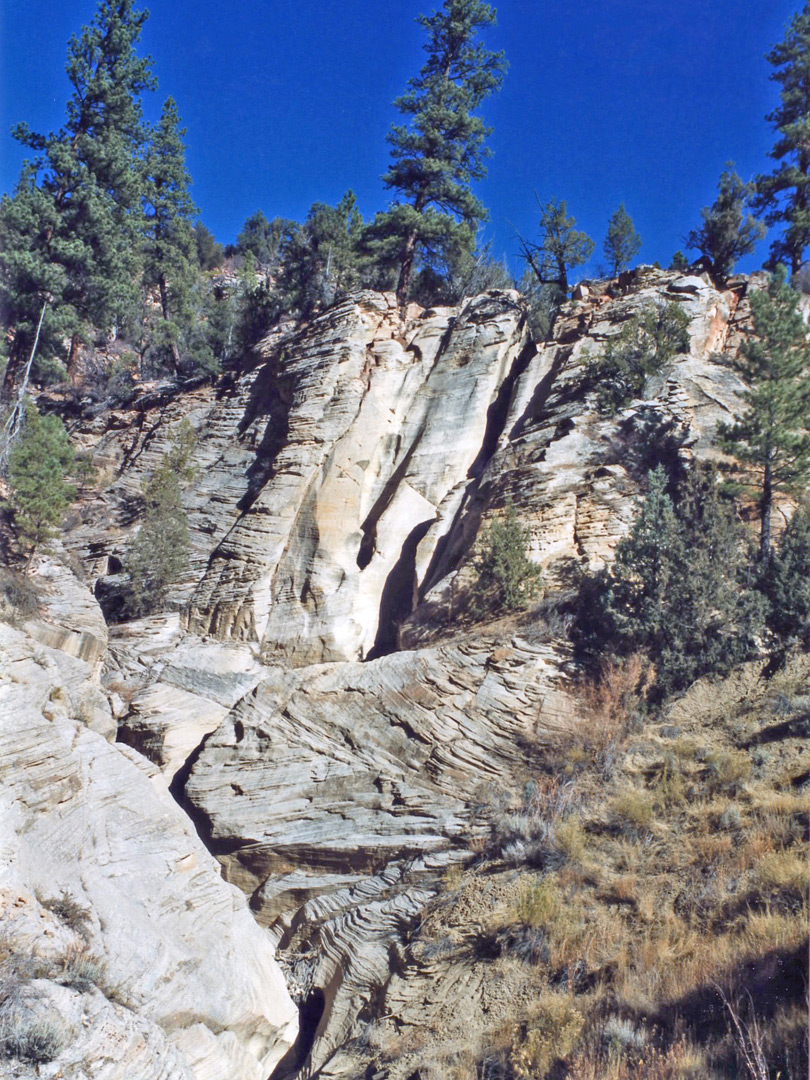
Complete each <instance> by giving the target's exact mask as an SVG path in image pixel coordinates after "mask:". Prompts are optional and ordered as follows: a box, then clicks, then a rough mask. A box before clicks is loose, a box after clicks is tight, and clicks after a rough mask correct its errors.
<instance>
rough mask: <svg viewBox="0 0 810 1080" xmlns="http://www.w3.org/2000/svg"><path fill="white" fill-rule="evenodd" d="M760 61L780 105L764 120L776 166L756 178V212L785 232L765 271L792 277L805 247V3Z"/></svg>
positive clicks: (809, 201) (808, 79)
mask: <svg viewBox="0 0 810 1080" xmlns="http://www.w3.org/2000/svg"><path fill="white" fill-rule="evenodd" d="M765 58H766V60H767V61H768V63H769V64H771V65H773V67H774V69H775V70H774V71H773V72H772V74H771V78H772V79H773V80H774V81H775V82H777V83H779V85H780V91H779V96H780V99H781V100H780V104H779V106H778V107H777V108H776V109H774V111H773V112H772V113H770V114H769V115H768V117H767V119H768V120H769V122H770V123H771V124H772V125H773V127H774V129H775V131H776V134H777V139H776V143H775V145H774V147H773V149H772V150H771V152H770V156H771V157H772V158H773V159H774V161H776V162H778V163H779V164H778V166H777V168H776V169H775V170H774V172H772V173H771V174H770V175H769V176H765V175H762V176H758V177H757V180H756V187H757V192H758V195H757V199H756V202H755V208H756V210H757V212H758V213H764V219H765V223H766V225H768V226H773V225H781V226H783V227H784V231H783V233H782V235H781V236H780V237H778V238H777V239H776V240H775V241H774V242H773V244H772V245H771V254H770V258H769V260H768V263H767V266H768V268H769V269H771V270H775V269H776V267H777V266H778V265H779V264H780V263H783V262H784V263H786V264H787V265H788V266H789V267H790V270H791V271H792V273H794V274H796V273H798V271H799V270H800V268H801V265H802V262H803V261H804V253H805V250H806V248H807V246H808V244H810V139H808V130H810V3H805V5H804V8H803V10H802V11H801V12H800V13H799V14H797V15H794V17H793V19H792V21H791V23H790V25H789V26H788V28H787V31H786V33H785V37H784V39H783V40H782V41H781V42H780V43H779V44H778V45H774V47H773V48H772V49H771V51H770V52H769V53H767V54H766V57H765Z"/></svg>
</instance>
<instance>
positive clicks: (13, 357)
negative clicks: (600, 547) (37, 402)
mask: <svg viewBox="0 0 810 1080" xmlns="http://www.w3.org/2000/svg"><path fill="white" fill-rule="evenodd" d="M59 224H60V214H59V210H58V208H57V205H56V202H55V200H54V199H53V197H52V195H51V194H50V193H49V192H47V191H44V190H43V189H42V188H41V187H39V186H38V185H37V182H36V176H35V170H34V169H33V167H27V168H25V169H24V170H23V173H22V176H21V177H20V180H19V182H18V184H17V187H16V190H15V192H14V195H13V197H9V196H7V195H4V196H3V198H2V201H0V266H2V273H0V318H2V322H3V325H4V327H6V328H7V329H8V330H10V331H11V332H12V338H11V342H10V349H9V357H8V365H7V367H6V372H5V378H4V381H3V388H2V391H1V392H0V401H2V402H9V401H10V400H11V399H12V397H13V396H14V394H15V391H16V390H17V383H18V382H20V381H21V379H22V371H23V370H24V368H25V367H26V365H27V362H28V360H29V358H30V357H31V355H32V352H33V353H34V364H33V374H34V377H35V378H36V377H38V376H39V375H40V374H41V371H42V360H43V357H44V358H46V360H47V361H49V362H51V363H53V362H54V361H55V359H56V358H62V359H64V356H65V351H64V345H63V342H64V340H65V338H69V337H70V335H71V334H72V333H73V331H74V329H75V328H76V326H77V325H78V315H77V312H76V309H75V307H74V306H73V304H72V303H71V300H70V291H71V290H70V278H69V272H68V267H69V266H70V265H71V255H72V244H71V241H70V238H69V237H67V236H63V235H60V233H59V232H58V226H59ZM40 317H41V318H42V325H41V326H40ZM37 327H40V334H39V339H38V340H37ZM35 342H36V343H37V349H36V350H34V345H35Z"/></svg>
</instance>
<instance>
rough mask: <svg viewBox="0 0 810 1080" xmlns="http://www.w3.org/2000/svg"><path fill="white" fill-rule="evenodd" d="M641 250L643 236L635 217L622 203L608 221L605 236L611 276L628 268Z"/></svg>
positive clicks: (605, 248) (606, 255)
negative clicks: (637, 226) (635, 225)
mask: <svg viewBox="0 0 810 1080" xmlns="http://www.w3.org/2000/svg"><path fill="white" fill-rule="evenodd" d="M640 251H641V237H640V236H639V234H638V233H637V232H636V230H635V227H634V225H633V219H632V218H631V217H630V215H629V214H628V213H627V211H626V210H625V208H624V203H621V205H620V206H619V209H618V210H617V211H616V212H615V213H614V214H613V215H612V216H611V219H610V221H609V222H608V231H607V236H606V237H605V244H604V252H605V258H606V259H607V261H608V266H609V267H610V276H611V277H616V276H617V275H618V274H620V273H621V272H622V270H626V269H627V268H628V266H629V265H630V263H631V262H632V261H633V259H635V257H636V255H638V253H639V252H640Z"/></svg>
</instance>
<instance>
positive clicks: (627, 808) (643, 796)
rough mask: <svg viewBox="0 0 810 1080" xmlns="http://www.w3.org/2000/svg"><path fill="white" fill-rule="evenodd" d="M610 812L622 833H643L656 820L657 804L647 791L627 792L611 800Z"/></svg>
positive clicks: (615, 824)
mask: <svg viewBox="0 0 810 1080" xmlns="http://www.w3.org/2000/svg"><path fill="white" fill-rule="evenodd" d="M610 812H611V817H612V820H613V824H614V826H615V827H616V828H618V829H619V830H620V831H632V832H635V833H641V832H644V831H645V830H647V829H649V828H650V826H651V825H652V823H653V821H654V820H655V803H654V800H653V799H652V797H651V796H650V795H648V794H647V792H646V791H625V792H622V793H621V794H619V795H614V797H613V798H612V799H611V801H610Z"/></svg>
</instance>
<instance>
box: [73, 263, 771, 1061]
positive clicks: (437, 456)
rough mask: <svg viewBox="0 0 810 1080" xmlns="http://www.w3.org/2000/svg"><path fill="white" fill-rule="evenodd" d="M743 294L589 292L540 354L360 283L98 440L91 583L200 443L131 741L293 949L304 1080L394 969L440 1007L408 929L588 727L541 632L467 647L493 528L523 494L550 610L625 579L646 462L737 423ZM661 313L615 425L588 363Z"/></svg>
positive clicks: (670, 288) (690, 284)
mask: <svg viewBox="0 0 810 1080" xmlns="http://www.w3.org/2000/svg"><path fill="white" fill-rule="evenodd" d="M749 287H750V285H749V283H747V282H746V281H745V280H744V279H738V280H736V281H733V282H731V283H730V285H729V287H728V288H727V289H726V290H725V291H723V292H720V291H718V290H717V289H715V288H714V286H713V285H712V284H711V282H709V281H708V279H707V278H705V277H692V276H683V275H679V274H676V273H670V272H664V271H655V270H652V269H650V268H641V269H640V270H639V271H636V272H634V273H633V274H628V275H625V276H623V277H622V278H621V279H619V281H618V282H613V283H611V284H610V285H604V284H602V285H600V286H598V287H592V288H591V289H588V288H585V287H582V288H580V289H579V290H578V295H577V298H576V299H575V300H574V301H572V303H571V304H569V305H567V306H566V308H565V309H564V311H563V313H562V315H561V317H560V318H559V319H558V321H557V323H556V327H555V332H554V337H553V340H551V341H549V342H546V343H545V344H544V345H543V346H542V347H540V348H539V349H537V348H535V346H534V345H532V344H531V343H530V342H529V341H528V339H527V331H526V317H525V312H524V310H523V307H522V303H521V301H520V300H519V298H518V297H517V295H516V294H514V293H491V294H487V295H485V296H482V297H478V298H476V299H474V300H469V301H465V303H464V304H463V305H461V306H460V307H459V308H458V309H439V310H434V311H427V312H421V313H420V312H419V311H418V310H414V309H411V310H409V312H408V313H407V317H406V318H401V317H400V314H399V311H398V309H396V307H395V305H394V303H393V300H392V299H391V298H389V297H386V296H381V295H378V294H371V293H365V294H361V295H359V296H357V297H354V298H352V299H350V300H348V301H346V302H345V303H342V304H340V305H338V306H336V307H335V308H333V309H331V310H330V311H328V312H326V313H325V314H324V315H323V316H321V317H319V318H318V319H316V320H314V321H313V323H312V324H311V325H310V326H309V327H306V328H304V329H303V330H302V331H300V332H299V333H298V334H297V335H296V336H294V337H292V338H288V339H287V340H286V341H284V342H281V343H276V344H274V345H272V346H271V345H270V344H268V346H267V357H266V360H265V362H264V364H262V365H260V366H259V367H258V368H256V369H255V370H253V371H251V372H249V373H247V374H245V375H243V376H241V377H240V378H238V379H234V380H233V383H232V385H231V386H230V387H222V388H220V389H219V390H218V391H216V392H215V391H213V390H211V389H208V388H199V389H198V390H196V391H194V393H193V394H191V395H190V396H189V398H188V400H187V403H186V405H185V406H184V403H183V400H182V399H180V398H174V399H172V400H167V401H164V400H160V399H155V400H153V401H151V402H150V401H149V400H148V399H144V400H143V401H142V402H141V403H140V406H139V410H140V411H139V414H138V419H137V421H136V422H134V421H133V417H132V415H131V414H129V415H127V414H125V413H123V412H122V414H121V415H120V416H119V418H118V420H117V426H116V428H115V429H113V427H111V426H108V427H107V429H106V430H99V429H98V428H94V429H90V428H87V429H85V430H84V431H83V432H82V433H81V438H83V439H84V440H85V442H86V445H87V446H88V447H89V448H90V449H91V450H93V452H94V453H95V455H96V459H97V460H104V459H105V458H106V459H107V460H109V461H112V462H115V463H116V465H117V467H118V469H119V474H120V475H119V477H118V479H117V480H116V482H115V483H114V484H113V485H112V486H111V487H110V488H109V489H108V491H107V492H106V493H105V495H104V497H103V505H102V500H100V499H98V498H96V499H95V500H93V499H90V498H88V499H87V500H86V501H85V504H84V506H83V507H82V510H81V518H82V520H81V521H77V522H76V524H75V528H74V529H73V531H72V533H71V534H70V535H69V536H68V538H67V540H66V543H68V544H69V545H70V546H71V547H73V548H74V549H75V550H77V551H78V552H79V553H80V554H81V556H82V558H83V559H84V561H85V564H86V565H87V566H88V567H89V568H90V570H91V572H92V573H94V574H96V575H98V574H104V573H108V572H112V571H114V570H115V569H116V566H117V563H118V562H119V561H120V557H121V555H122V553H123V551H124V549H125V546H126V540H127V536H128V535H130V533H131V531H132V528H133V527H134V525H135V524H136V523H137V491H138V487H139V485H141V484H142V483H143V480H144V479H145V478H146V476H148V472H149V470H150V469H151V468H153V467H154V464H155V463H156V462H157V460H159V456H160V453H161V452H162V450H161V447H164V446H165V445H166V442H165V440H166V437H167V434H168V433H169V432H170V431H171V428H172V425H173V424H174V423H176V421H177V420H179V419H180V418H181V417H182V416H183V415H184V414H186V415H189V417H190V419H191V420H192V422H193V424H194V427H195V429H196V430H197V432H198V439H199V444H198V453H197V457H198V461H199V462H200V466H201V467H200V471H199V473H198V478H197V480H196V481H195V482H194V484H193V485H192V486H191V487H190V488H189V490H188V491H187V492H186V493H185V496H184V499H185V505H186V507H187V510H188V519H189V525H190V529H191V533H192V543H193V558H192V563H191V566H190V568H189V573H188V575H187V576H186V578H185V580H184V581H182V582H178V583H176V589H175V590H174V592H173V594H172V602H173V605H174V607H175V609H176V610H175V611H174V612H172V613H169V614H167V615H164V616H161V617H159V618H154V619H151V620H142V621H141V622H138V623H132V624H129V625H127V626H124V627H121V628H119V629H117V630H116V631H115V632H114V633H113V634H112V635H111V651H112V655H113V660H114V665H115V666H116V667H117V675H118V677H119V679H120V681H121V682H122V683H123V684H124V685H125V686H126V687H128V688H129V690H130V691H131V692H130V693H129V694H128V701H123V702H120V703H119V708H118V715H119V721H120V732H121V737H123V738H124V739H125V741H127V742H129V743H130V744H131V745H132V746H134V747H137V748H139V749H140V750H142V751H143V752H144V753H145V754H147V755H148V756H149V757H150V758H151V759H152V761H153V762H155V763H156V764H157V765H159V766H160V768H161V769H162V770H163V771H164V773H165V774H166V775H167V776H169V777H173V788H172V790H173V791H174V792H175V793H176V795H177V797H178V798H179V799H180V800H181V803H182V805H183V806H184V807H185V809H186V810H187V811H188V813H189V814H190V815H191V816H192V817H193V819H194V821H195V823H196V825H197V827H198V830H199V832H200V834H201V835H202V836H203V837H204V838H205V839H206V841H207V843H208V845H209V847H210V849H211V850H212V851H213V852H214V853H215V854H216V855H217V857H218V858H219V860H220V862H221V864H222V866H223V868H224V872H225V875H226V877H227V878H228V880H229V881H230V882H232V883H235V884H237V885H239V887H240V888H241V889H242V890H243V891H244V892H245V893H247V894H248V896H249V897H250V903H251V906H252V908H253V911H254V913H255V915H256V917H257V919H258V921H259V922H260V923H261V924H262V925H263V926H265V927H267V930H268V931H269V933H270V935H271V937H272V938H273V939H274V940H275V941H276V942H277V943H278V944H279V946H280V948H281V950H282V951H283V952H284V954H285V964H286V966H287V970H288V972H289V974H290V977H291V980H292V984H293V985H294V986H295V987H296V996H297V998H298V1000H299V1001H300V1002H301V1003H302V1005H303V1006H304V1008H303V1012H302V1018H303V1021H304V1025H303V1026H304V1028H305V1037H304V1038H303V1039H302V1040H301V1041H300V1042H299V1044H298V1046H297V1048H296V1050H295V1051H293V1052H291V1054H290V1055H289V1056H288V1058H287V1059H286V1061H285V1063H284V1071H285V1072H288V1071H292V1070H294V1069H295V1068H296V1067H298V1066H302V1065H304V1064H306V1067H307V1069H309V1070H310V1071H311V1072H317V1071H321V1072H323V1073H324V1075H327V1074H329V1072H330V1070H333V1071H334V1073H335V1074H336V1075H337V1074H341V1073H347V1074H352V1072H351V1071H352V1070H353V1069H355V1068H356V1065H357V1062H356V1060H355V1059H351V1055H349V1057H347V1056H346V1055H345V1054H344V1055H342V1056H341V1051H340V1047H341V1046H345V1045H346V1044H347V1042H348V1041H351V1040H357V1039H360V1038H361V1036H362V1031H363V1026H364V1024H365V1023H366V1022H367V1021H368V1020H370V1019H373V1018H374V1016H375V1010H378V1009H379V1008H380V1007H381V1006H380V1003H381V1001H382V1000H383V997H384V993H383V988H384V987H385V986H386V985H388V984H389V980H390V979H391V975H392V972H396V993H397V1000H398V1001H401V1000H403V999H404V998H407V997H408V994H409V993H410V992H411V989H409V988H412V990H413V994H414V995H416V997H419V995H424V992H425V990H424V987H425V983H424V979H423V978H422V976H421V975H420V974H419V973H418V972H412V971H411V970H410V969H409V967H408V961H407V959H406V958H405V952H404V951H403V947H402V946H403V942H405V941H406V940H407V937H408V933H409V929H410V927H411V926H412V925H413V923H414V921H415V920H417V919H418V918H419V915H420V912H421V911H422V910H423V909H424V905H425V902H426V898H427V897H428V896H430V895H431V894H432V893H433V892H435V889H436V887H437V881H438V878H439V876H440V874H441V873H442V871H443V870H444V869H445V868H446V867H447V865H448V864H450V863H452V862H453V861H454V860H457V859H459V858H461V857H463V853H464V852H465V850H469V843H470V841H471V840H474V839H475V838H476V837H480V836H482V835H483V834H484V833H485V831H486V828H487V825H486V822H485V820H484V819H483V818H482V816H481V807H482V805H484V804H486V802H487V801H488V800H489V801H491V800H492V798H497V792H498V790H499V789H501V788H509V787H513V788H514V786H515V785H516V784H517V783H519V781H520V779H521V777H525V776H527V775H528V774H529V773H530V765H531V762H530V754H531V747H532V745H533V744H534V743H535V742H536V740H538V739H541V740H542V738H543V737H544V732H545V731H546V730H547V729H550V728H554V727H558V726H559V725H561V724H564V723H566V721H567V718H568V717H570V715H571V712H572V709H573V708H574V705H573V704H572V702H571V700H570V698H569V697H568V695H567V693H566V690H565V680H564V672H565V662H566V659H567V657H566V652H565V649H564V648H563V647H561V646H559V645H555V644H553V640H552V639H553V637H554V634H553V633H550V632H549V630H548V628H546V629H545V630H543V628H542V621H541V620H539V619H537V618H532V617H528V618H527V619H526V620H525V621H524V622H522V623H521V622H520V621H517V622H516V621H515V620H514V619H513V620H505V621H504V622H502V623H501V624H490V625H488V626H487V627H486V628H485V629H483V628H481V626H478V627H474V628H472V629H470V618H471V612H472V610H473V607H472V604H471V602H470V601H471V592H472V591H473V589H472V586H473V585H474V579H475V571H474V559H473V553H474V544H475V540H476V537H477V536H478V535H480V529H481V525H482V523H485V522H486V521H487V520H488V519H490V518H491V517H492V516H493V515H497V514H500V513H502V511H503V507H504V504H505V502H506V500H507V499H511V500H512V502H513V503H514V505H515V506H516V508H517V510H518V512H519V514H520V516H521V518H522V520H523V521H524V522H525V523H526V524H527V526H528V528H529V530H530V535H531V555H532V557H533V558H534V559H535V560H536V561H538V562H539V563H541V564H542V565H543V567H544V575H545V582H546V587H547V589H548V590H550V591H553V590H554V589H556V588H558V587H564V586H565V583H566V580H567V574H568V571H569V570H570V567H571V565H572V562H573V563H575V564H582V563H585V564H587V565H589V566H592V567H593V566H598V565H600V564H602V563H604V562H605V561H607V560H609V559H610V558H611V557H612V553H613V551H614V549H615V546H616V544H617V543H618V541H619V539H620V538H621V537H622V536H623V535H625V534H626V532H627V530H628V529H629V527H630V523H631V521H632V518H633V515H634V512H635V496H636V495H637V494H638V492H639V491H640V490H641V487H642V484H643V479H644V475H645V472H646V469H647V468H648V467H650V465H653V464H655V462H656V461H657V460H660V459H661V455H663V454H666V455H674V456H676V457H677V458H680V459H682V460H684V461H685V460H688V459H689V458H690V457H693V456H695V455H698V456H704V457H705V456H711V455H713V454H715V453H716V451H715V450H714V449H713V448H712V434H713V431H714V430H715V427H716V425H717V423H718V421H719V420H721V419H725V420H727V419H729V418H730V417H731V415H732V414H733V413H734V411H735V410H737V409H738V408H739V405H740V399H739V393H740V391H741V389H742V387H741V385H740V383H739V381H738V379H737V377H736V376H735V375H734V373H733V371H732V369H731V368H730V367H729V366H728V363H727V358H728V356H729V355H733V353H734V352H735V350H736V349H737V348H738V347H739V344H740V341H741V340H742V336H743V334H744V332H745V329H746V325H747V320H748V319H749V317H750V313H749V309H748V304H747V301H746V292H747V289H748V288H749ZM668 303H669V304H677V305H679V306H680V307H681V308H682V309H683V310H684V311H685V312H686V313H687V315H688V317H689V349H688V351H686V352H684V353H682V354H680V355H677V356H675V357H673V358H672V359H671V360H670V361H669V362H668V364H667V367H666V368H665V369H664V370H662V371H661V373H660V374H659V375H656V376H654V377H651V378H650V379H649V380H648V382H647V386H646V387H645V392H644V398H643V400H636V401H633V402H630V403H629V404H628V405H627V406H626V407H625V408H624V409H622V410H621V411H620V412H619V414H618V415H615V416H608V415H605V414H603V413H602V412H600V411H599V409H598V407H597V404H598V403H597V389H598V388H597V386H596V385H595V380H594V375H593V368H592V366H591V365H590V363H589V361H590V360H592V359H594V358H597V357H598V356H599V355H600V353H601V352H602V351H603V350H604V348H605V345H606V343H607V342H608V341H609V340H610V338H611V337H612V336H614V335H616V334H617V333H619V332H620V331H621V328H622V327H623V326H624V325H625V324H626V323H627V322H628V320H630V319H632V318H633V317H635V316H636V315H639V314H640V313H643V312H644V311H646V310H648V309H649V308H650V307H651V306H658V305H663V304H668ZM463 627H467V630H466V631H465V632H464V633H462V632H461V630H462V628H463ZM396 647H399V649H400V650H403V649H404V650H407V651H399V652H394V651H393V650H394V649H395V648H396ZM361 660H365V661H368V662H365V663H359V662H358V661H361ZM493 793H495V794H494V795H493ZM420 979H421V981H420ZM454 985H455V984H454ZM464 985H465V984H464V983H463V980H462V981H459V983H458V984H457V987H458V993H459V994H462V993H464V992H465V991H464ZM482 992H483V991H482ZM414 1000H415V999H414ZM398 1007H399V1006H398ZM402 1007H403V1008H404V1006H402ZM414 1007H416V1006H414ZM447 1008H448V1009H450V1010H452V1008H453V1006H452V1003H450V1004H449V1005H447ZM352 1060H354V1063H353V1064H352V1063H351V1061H352Z"/></svg>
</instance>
